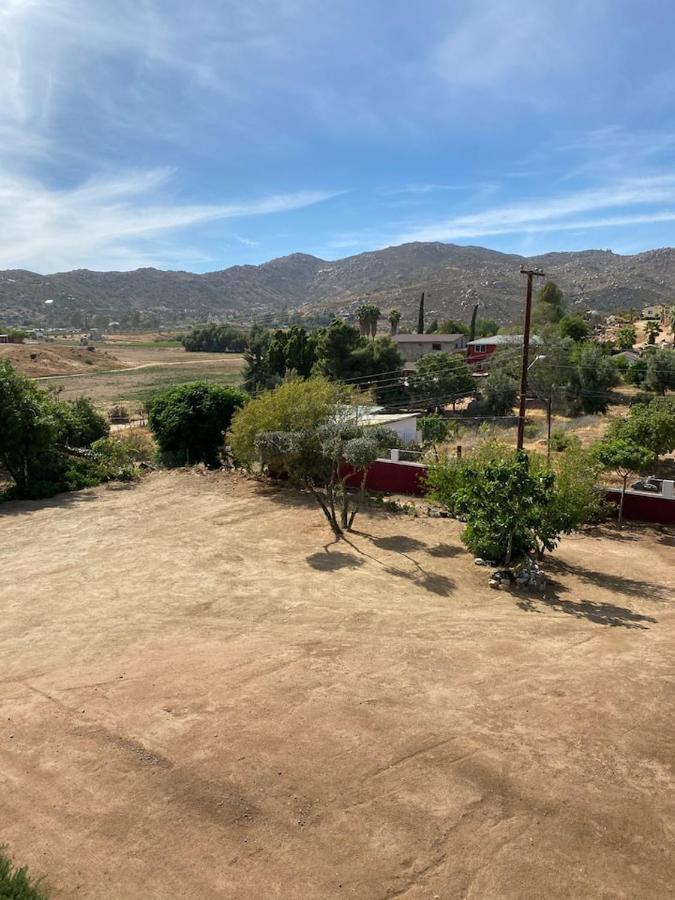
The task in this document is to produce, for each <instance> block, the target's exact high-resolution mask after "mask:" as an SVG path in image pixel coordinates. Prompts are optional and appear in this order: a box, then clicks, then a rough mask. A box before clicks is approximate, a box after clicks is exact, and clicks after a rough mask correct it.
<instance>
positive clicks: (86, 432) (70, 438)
mask: <svg viewBox="0 0 675 900" xmlns="http://www.w3.org/2000/svg"><path fill="white" fill-rule="evenodd" d="M56 412H57V417H58V418H59V419H60V424H61V434H60V440H61V441H62V442H63V443H64V444H67V445H68V446H69V447H91V445H92V444H93V443H94V441H97V440H99V439H100V438H103V437H105V436H106V435H108V434H109V433H110V425H109V424H108V420H107V419H106V418H105V416H103V415H101V413H100V412H98V411H97V410H96V409H95V407H94V405H93V404H92V402H91V400H88V399H87V398H86V397H78V398H77V400H73V401H72V402H70V403H62V402H61V403H58V404H57V407H56Z"/></svg>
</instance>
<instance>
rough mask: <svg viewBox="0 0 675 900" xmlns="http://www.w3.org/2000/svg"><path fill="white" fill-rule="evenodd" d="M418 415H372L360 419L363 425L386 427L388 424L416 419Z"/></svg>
mask: <svg viewBox="0 0 675 900" xmlns="http://www.w3.org/2000/svg"><path fill="white" fill-rule="evenodd" d="M416 418H417V413H391V414H388V413H370V414H369V415H365V416H363V418H362V419H360V423H361V424H362V425H386V424H387V422H401V421H403V419H416Z"/></svg>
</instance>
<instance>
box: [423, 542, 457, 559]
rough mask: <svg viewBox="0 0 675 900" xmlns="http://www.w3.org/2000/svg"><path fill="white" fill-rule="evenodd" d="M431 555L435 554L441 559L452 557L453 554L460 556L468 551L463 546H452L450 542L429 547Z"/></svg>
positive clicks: (428, 551)
mask: <svg viewBox="0 0 675 900" xmlns="http://www.w3.org/2000/svg"><path fill="white" fill-rule="evenodd" d="M427 553H428V554H429V556H435V557H438V558H439V559H450V558H451V557H453V556H460V555H461V554H462V553H466V550H464V548H463V547H451V546H450V544H437V545H436V546H435V547H428V548H427Z"/></svg>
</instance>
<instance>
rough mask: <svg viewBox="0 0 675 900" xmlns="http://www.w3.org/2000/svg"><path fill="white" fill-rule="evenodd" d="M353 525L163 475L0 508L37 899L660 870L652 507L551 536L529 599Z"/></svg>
mask: <svg viewBox="0 0 675 900" xmlns="http://www.w3.org/2000/svg"><path fill="white" fill-rule="evenodd" d="M357 523H358V524H357V527H359V528H360V531H361V532H362V533H361V534H357V535H355V536H354V539H353V545H349V544H341V545H339V546H338V545H335V544H330V543H329V542H330V536H329V535H328V534H327V532H326V529H325V528H324V526H323V523H322V521H321V517H320V514H319V513H318V511H317V510H316V508H315V507H314V506H313V505H311V504H310V505H307V504H305V503H304V502H302V501H301V500H298V499H297V498H294V496H293V495H292V494H289V493H288V492H287V491H281V492H277V491H274V490H271V489H269V488H263V487H261V486H258V485H256V484H255V483H251V482H248V481H240V482H237V481H235V480H232V479H229V480H227V479H225V478H223V477H221V476H199V475H196V474H190V473H165V474H156V475H152V476H150V477H148V478H147V479H146V480H145V481H144V482H142V483H141V484H140V485H138V486H132V487H127V488H113V487H109V488H100V489H96V490H95V491H90V492H83V493H79V494H72V495H67V496H63V497H61V498H56V499H54V500H52V501H45V502H41V503H17V504H6V505H4V506H2V507H0V534H1V537H2V540H1V541H0V562H1V563H2V568H1V571H2V573H3V574H2V581H1V583H0V603H1V607H0V608H1V609H2V611H3V615H2V617H1V618H0V659H2V674H1V679H0V789H1V794H0V796H1V798H2V799H1V804H2V814H1V815H0V841H6V842H8V844H9V847H10V851H11V853H12V855H14V856H15V858H16V859H17V860H20V861H21V862H26V863H28V864H29V865H30V867H31V869H32V870H33V871H34V872H35V873H36V874H39V873H45V874H46V875H47V879H48V883H49V884H50V885H51V887H52V890H53V897H54V898H72V897H81V898H124V900H129V898H143V900H151V898H171V900H174V898H179V897H180V898H186V900H204V898H232V900H235V898H236V900H247V898H255V900H270V898H278V900H313V898H317V900H318V898H322V900H323V898H358V900H393V898H398V897H401V898H405V900H423V898H424V900H431V898H442V900H455V898H457V900H460V898H479V900H497V898H499V900H504V898H507V900H508V898H533V900H535V898H536V900H541V898H547V900H549V898H574V900H582V898H589V900H590V898H594V900H595V898H600V897H602V898H620V897H621V898H637V897H639V898H666V897H669V896H672V889H673V883H675V858H674V852H675V851H674V849H673V848H674V846H675V800H674V796H675V794H674V792H673V786H674V785H673V775H674V769H673V767H674V766H675V715H674V713H675V689H674V688H675V684H674V680H675V668H674V664H673V659H675V590H674V589H675V585H674V576H675V562H674V560H675V535H674V534H673V532H672V531H671V532H670V533H668V532H665V531H660V532H659V531H653V530H649V529H642V530H631V529H629V530H627V531H626V532H624V533H623V534H618V533H617V532H616V531H614V530H612V529H608V530H606V531H603V532H598V533H597V534H595V535H589V536H583V537H582V536H575V537H572V538H569V539H566V540H565V541H564V542H563V545H562V548H561V550H560V551H559V553H557V554H556V558H555V562H551V563H550V564H549V572H550V575H551V578H552V583H551V588H550V591H549V594H548V595H547V597H546V599H543V600H542V599H534V598H532V599H527V598H526V597H524V596H516V595H513V596H512V595H511V594H508V593H504V592H492V591H490V590H489V589H488V588H487V586H486V573H485V570H483V569H481V568H478V567H476V566H474V565H473V560H472V558H471V557H470V556H469V554H467V553H466V552H465V551H464V550H463V548H462V546H461V544H460V542H459V539H458V525H457V523H454V522H449V521H445V520H434V519H426V518H419V519H413V518H410V517H404V516H392V515H385V514H384V513H382V514H372V515H368V516H363V517H361V519H360V520H359V519H357ZM324 545H325V546H324Z"/></svg>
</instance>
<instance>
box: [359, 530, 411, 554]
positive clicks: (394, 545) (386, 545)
mask: <svg viewBox="0 0 675 900" xmlns="http://www.w3.org/2000/svg"><path fill="white" fill-rule="evenodd" d="M359 533H360V534H363V532H359ZM364 537H365V535H364ZM370 540H371V541H372V543H373V544H375V546H376V547H379V548H380V550H391V551H392V552H394V553H411V552H412V551H413V550H424V549H425V547H426V544H425V543H424V541H418V540H417V538H412V537H408V536H407V535H405V534H392V535H391V536H390V537H381V538H370Z"/></svg>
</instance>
